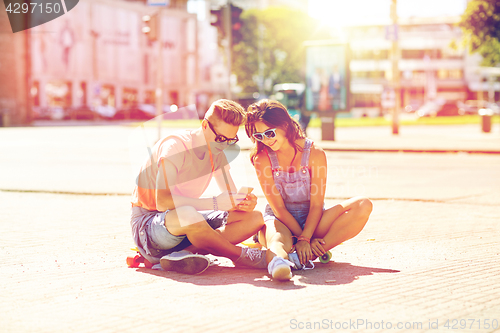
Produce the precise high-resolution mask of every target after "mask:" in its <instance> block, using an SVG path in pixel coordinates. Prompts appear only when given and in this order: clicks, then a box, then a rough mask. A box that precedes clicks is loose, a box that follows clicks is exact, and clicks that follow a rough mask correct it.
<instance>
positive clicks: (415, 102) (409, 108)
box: [404, 100, 422, 113]
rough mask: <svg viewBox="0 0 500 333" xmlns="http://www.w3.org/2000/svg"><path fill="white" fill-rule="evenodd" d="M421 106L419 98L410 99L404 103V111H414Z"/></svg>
mask: <svg viewBox="0 0 500 333" xmlns="http://www.w3.org/2000/svg"><path fill="white" fill-rule="evenodd" d="M421 106H422V102H421V101H419V100H410V102H409V103H408V104H407V105H405V108H404V111H405V112H408V113H411V112H416V111H417V110H418V109H419V108H420V107H421Z"/></svg>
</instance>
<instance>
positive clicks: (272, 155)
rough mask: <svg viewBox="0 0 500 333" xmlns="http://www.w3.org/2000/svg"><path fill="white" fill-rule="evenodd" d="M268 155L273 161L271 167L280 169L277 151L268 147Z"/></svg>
mask: <svg viewBox="0 0 500 333" xmlns="http://www.w3.org/2000/svg"><path fill="white" fill-rule="evenodd" d="M266 151H267V156H268V157H269V160H270V161H271V168H272V169H273V170H278V169H279V168H280V163H279V162H278V156H276V152H275V151H274V150H272V149H269V148H267V147H266Z"/></svg>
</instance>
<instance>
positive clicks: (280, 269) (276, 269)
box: [267, 256, 293, 281]
mask: <svg viewBox="0 0 500 333" xmlns="http://www.w3.org/2000/svg"><path fill="white" fill-rule="evenodd" d="M291 266H293V264H292V263H291V262H290V261H288V260H286V259H283V258H281V257H278V256H276V257H274V258H273V260H271V262H270V263H269V265H267V271H268V272H269V274H271V276H272V277H273V279H275V280H279V281H287V280H290V279H291V278H292V270H291V269H290V267H291Z"/></svg>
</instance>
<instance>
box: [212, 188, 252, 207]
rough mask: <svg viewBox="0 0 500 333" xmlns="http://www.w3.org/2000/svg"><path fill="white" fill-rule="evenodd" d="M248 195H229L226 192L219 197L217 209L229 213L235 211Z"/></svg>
mask: <svg viewBox="0 0 500 333" xmlns="http://www.w3.org/2000/svg"><path fill="white" fill-rule="evenodd" d="M246 196H247V195H246V194H243V193H229V192H228V191H224V192H222V193H221V194H219V195H218V196H217V198H216V199H217V207H218V208H219V210H224V211H229V210H232V209H235V208H236V207H237V206H238V205H239V204H240V203H241V202H242V201H243V200H245V197H246Z"/></svg>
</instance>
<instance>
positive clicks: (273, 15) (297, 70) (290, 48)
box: [232, 7, 327, 94]
mask: <svg viewBox="0 0 500 333" xmlns="http://www.w3.org/2000/svg"><path fill="white" fill-rule="evenodd" d="M241 21H242V27H241V34H242V40H241V42H240V43H238V44H236V45H235V46H234V48H233V57H232V59H233V66H232V68H233V73H234V74H236V76H237V78H238V85H239V86H240V87H242V88H243V92H247V93H252V92H256V91H258V90H259V85H258V82H259V73H260V72H259V44H260V50H261V51H260V57H261V65H262V66H263V69H262V74H263V79H264V80H266V81H267V83H268V84H266V87H265V93H266V94H270V92H271V89H272V86H273V85H274V84H276V83H285V82H303V81H304V78H303V67H304V64H305V53H304V48H303V42H304V41H306V40H309V39H321V38H323V39H324V38H327V36H326V34H325V33H324V32H322V33H318V32H317V31H318V22H317V21H315V20H314V19H312V18H311V17H309V16H308V15H307V13H303V12H301V11H298V10H295V9H290V8H287V7H269V8H266V9H264V10H259V9H251V10H246V11H244V12H243V13H242V15H241Z"/></svg>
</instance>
